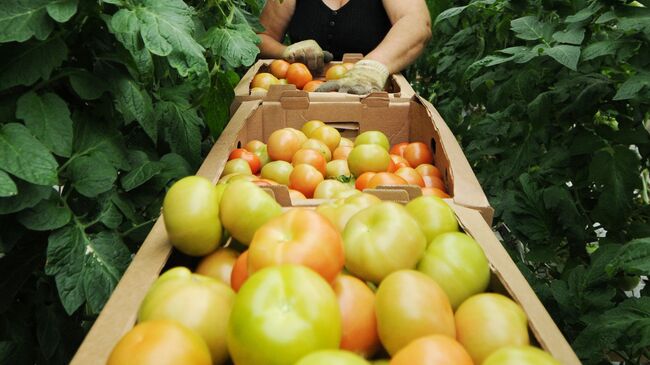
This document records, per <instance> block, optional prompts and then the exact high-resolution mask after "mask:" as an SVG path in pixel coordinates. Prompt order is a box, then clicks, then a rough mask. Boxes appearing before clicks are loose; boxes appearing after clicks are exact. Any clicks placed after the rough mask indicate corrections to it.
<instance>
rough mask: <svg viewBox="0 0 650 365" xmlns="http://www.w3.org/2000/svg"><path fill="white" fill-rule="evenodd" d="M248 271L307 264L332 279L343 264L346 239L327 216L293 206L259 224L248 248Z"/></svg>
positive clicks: (330, 280)
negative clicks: (284, 265)
mask: <svg viewBox="0 0 650 365" xmlns="http://www.w3.org/2000/svg"><path fill="white" fill-rule="evenodd" d="M248 252H249V257H248V270H249V272H250V273H254V272H256V271H258V270H260V269H262V268H264V267H267V266H273V265H281V264H297V265H304V266H307V267H309V268H311V269H312V270H314V271H316V272H317V273H319V274H320V275H321V276H322V277H323V278H325V280H327V281H328V282H332V281H333V280H334V279H335V278H336V276H337V275H338V274H339V272H341V269H342V268H343V263H344V257H343V239H342V238H341V234H340V233H339V232H338V231H337V230H336V228H335V227H334V225H333V224H332V223H330V221H328V220H327V219H326V218H325V217H323V216H322V215H320V214H318V213H316V212H315V211H313V210H309V209H291V210H288V211H286V212H285V213H284V214H282V215H281V216H279V217H277V218H275V219H273V220H271V221H269V222H268V223H267V224H265V225H263V226H262V227H260V228H259V229H258V230H257V232H255V236H254V237H253V241H252V242H251V244H250V247H249V249H248Z"/></svg>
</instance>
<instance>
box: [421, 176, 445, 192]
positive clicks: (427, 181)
mask: <svg viewBox="0 0 650 365" xmlns="http://www.w3.org/2000/svg"><path fill="white" fill-rule="evenodd" d="M422 181H423V182H424V187H425V188H436V189H440V190H442V191H445V190H446V189H447V188H446V187H445V183H444V181H442V180H441V179H440V178H439V177H436V176H429V175H425V176H422Z"/></svg>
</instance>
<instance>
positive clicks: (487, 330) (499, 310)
mask: <svg viewBox="0 0 650 365" xmlns="http://www.w3.org/2000/svg"><path fill="white" fill-rule="evenodd" d="M456 329H457V331H458V336H457V339H458V342H460V343H461V344H462V345H463V346H464V347H465V349H466V350H467V352H468V353H469V354H470V356H472V359H473V360H474V363H476V364H482V363H483V361H484V360H485V359H486V358H487V357H488V356H490V355H491V354H492V353H493V352H494V351H496V350H498V349H500V348H502V347H505V346H511V345H528V344H529V343H528V319H527V318H526V313H524V311H523V309H522V308H521V307H520V306H519V304H517V303H515V302H514V301H512V299H510V298H508V297H505V296H503V295H501V294H495V293H482V294H477V295H474V296H472V297H470V298H469V299H467V300H466V301H464V302H463V304H461V305H460V307H458V309H457V310H456Z"/></svg>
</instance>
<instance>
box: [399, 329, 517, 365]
mask: <svg viewBox="0 0 650 365" xmlns="http://www.w3.org/2000/svg"><path fill="white" fill-rule="evenodd" d="M447 364H453V365H474V362H473V361H472V358H471V357H470V356H469V354H468V353H467V351H465V349H464V348H463V346H462V345H461V344H459V343H458V341H456V340H455V339H453V338H450V337H448V336H444V335H431V336H426V337H420V338H418V339H417V340H414V341H413V342H411V343H409V344H408V345H406V346H405V347H404V348H402V349H401V350H400V351H398V352H397V353H396V354H395V356H394V357H393V358H392V359H391V361H390V365H447ZM495 365H496V364H495ZM513 365H514V364H513ZM521 365H523V364H521Z"/></svg>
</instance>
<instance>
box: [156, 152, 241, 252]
mask: <svg viewBox="0 0 650 365" xmlns="http://www.w3.org/2000/svg"><path fill="white" fill-rule="evenodd" d="M244 163H245V162H244ZM247 166H248V165H247ZM219 195H220V194H219V191H218V189H217V187H216V186H214V185H213V184H212V182H210V180H208V179H206V178H204V177H200V176H187V177H184V178H182V179H180V180H178V181H177V182H176V183H174V185H172V187H171V188H170V189H169V191H168V192H167V194H166V195H165V199H164V201H163V206H162V211H163V220H164V221H165V228H166V229H167V234H168V235H169V242H170V243H171V244H172V246H174V247H175V248H176V249H177V250H179V251H181V252H182V253H184V254H186V255H190V256H203V255H206V254H208V253H210V252H212V251H214V250H215V249H216V248H217V246H218V245H219V242H220V241H221V234H222V229H221V222H220V221H219V198H220V197H219Z"/></svg>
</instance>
